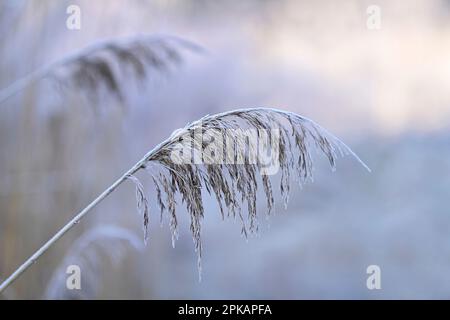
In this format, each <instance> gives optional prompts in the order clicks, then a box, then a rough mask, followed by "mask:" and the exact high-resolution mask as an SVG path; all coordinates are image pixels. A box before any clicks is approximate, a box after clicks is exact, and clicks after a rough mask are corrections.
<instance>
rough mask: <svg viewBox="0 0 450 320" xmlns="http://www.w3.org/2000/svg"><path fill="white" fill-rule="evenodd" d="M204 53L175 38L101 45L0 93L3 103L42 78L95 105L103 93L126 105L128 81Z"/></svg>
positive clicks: (134, 39) (121, 40) (117, 40)
mask: <svg viewBox="0 0 450 320" xmlns="http://www.w3.org/2000/svg"><path fill="white" fill-rule="evenodd" d="M185 50H187V51H190V52H196V53H198V52H203V49H202V48H200V47H199V46H198V45H196V44H194V43H192V42H190V41H187V40H184V39H181V38H178V37H174V36H145V35H140V36H134V37H126V38H114V39H110V40H105V41H100V42H97V43H96V44H93V45H91V46H89V47H87V48H85V49H82V50H81V51H79V52H77V53H75V54H73V55H68V56H66V57H64V58H62V59H61V60H58V61H56V62H54V63H52V64H50V65H48V66H45V67H43V68H41V69H38V70H37V71H35V72H33V73H31V74H29V75H28V76H26V77H24V78H22V79H20V80H18V81H16V82H14V83H13V84H11V85H10V86H9V87H7V88H5V89H3V90H1V91H0V103H2V102H3V101H5V100H6V99H7V98H9V97H10V96H12V95H14V94H15V93H17V92H19V91H20V90H22V89H24V88H26V87H27V86H28V85H30V84H31V83H33V82H36V81H38V80H40V79H43V78H51V79H53V80H55V81H56V83H58V84H59V85H60V87H63V88H64V87H69V88H76V89H79V90H81V92H83V93H85V94H86V95H87V96H88V97H89V98H90V99H92V100H94V101H96V100H97V98H98V95H99V93H100V91H101V90H106V92H108V93H111V94H112V95H113V96H114V97H116V98H117V99H118V100H120V101H122V102H123V101H124V99H125V92H124V85H123V83H127V82H129V81H125V79H127V80H128V79H130V77H131V78H133V79H136V80H143V79H144V78H146V77H148V76H149V74H151V72H152V71H158V72H165V71H169V70H170V68H171V67H172V66H176V65H178V64H180V63H181V62H182V60H183V51H185Z"/></svg>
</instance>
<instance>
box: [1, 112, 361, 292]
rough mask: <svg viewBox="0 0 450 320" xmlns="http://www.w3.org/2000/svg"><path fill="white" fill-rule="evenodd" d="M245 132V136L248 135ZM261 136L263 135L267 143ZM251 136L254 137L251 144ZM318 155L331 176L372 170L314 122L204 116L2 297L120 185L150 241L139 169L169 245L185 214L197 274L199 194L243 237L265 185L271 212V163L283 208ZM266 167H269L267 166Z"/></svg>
mask: <svg viewBox="0 0 450 320" xmlns="http://www.w3.org/2000/svg"><path fill="white" fill-rule="evenodd" d="M245 130H250V133H251V134H248V131H245ZM265 133H268V134H267V135H266V137H264V135H265ZM252 136H253V137H257V138H258V139H256V140H255V139H252ZM261 140H262V143H260V142H261ZM275 147H276V148H275ZM260 149H263V150H262V151H263V152H264V151H267V150H269V151H273V150H275V149H276V151H277V152H275V153H274V155H275V157H274V156H273V155H271V157H269V158H270V161H269V162H266V161H263V160H264V159H263V158H261V157H257V156H256V154H258V153H259V152H260ZM315 149H316V150H320V151H321V152H322V153H323V154H324V155H325V156H326V158H327V159H328V161H329V163H330V165H331V168H332V169H333V170H334V169H335V167H336V160H337V158H338V157H341V156H344V155H351V156H353V157H354V158H355V159H356V160H357V161H359V163H360V164H362V165H363V166H364V167H365V168H366V169H367V170H369V171H370V169H369V168H368V167H367V166H366V165H365V164H364V162H362V161H361V160H360V158H359V157H358V156H357V155H356V154H355V153H354V152H353V151H352V150H351V149H350V148H349V147H348V146H347V145H346V144H344V143H343V142H342V141H341V140H339V139H338V138H337V137H335V136H334V135H332V134H331V133H329V132H328V131H327V130H326V129H324V128H322V127H321V126H319V125H318V124H316V123H315V122H313V121H312V120H310V119H308V118H305V117H302V116H299V115H297V114H295V113H292V112H286V111H282V110H278V109H273V108H249V109H238V110H233V111H228V112H223V113H219V114H215V115H207V116H205V117H203V118H201V119H199V120H197V121H194V122H192V123H189V124H187V125H186V126H185V127H184V128H181V129H178V130H175V131H174V132H173V133H172V135H171V136H170V137H169V138H168V139H166V140H165V141H163V142H161V143H160V144H158V145H157V146H156V147H155V148H153V149H152V150H150V151H149V152H148V153H147V154H146V155H145V156H144V157H143V158H142V159H141V160H140V161H138V162H137V163H136V164H135V165H134V166H133V167H132V168H130V169H129V170H128V171H127V172H126V173H124V174H123V175H122V176H121V177H120V178H119V179H118V180H117V181H116V182H114V183H113V184H112V185H111V186H110V187H109V188H107V189H106V190H105V191H104V192H103V193H102V194H101V195H99V196H98V197H97V198H96V199H95V200H94V201H93V202H91V203H90V204H89V205H88V206H87V207H86V208H85V209H83V210H82V211H81V212H80V213H78V214H77V215H76V216H75V217H74V218H73V219H72V220H71V221H70V222H69V223H68V224H66V225H65V226H64V227H63V228H62V229H61V230H60V231H58V233H56V234H55V236H53V238H51V239H50V240H49V241H48V242H47V243H46V244H44V246H42V247H41V248H40V249H39V250H38V251H37V252H36V253H35V254H33V255H32V256H31V257H30V258H29V259H28V260H27V261H26V262H25V263H24V264H22V266H20V267H19V268H18V269H17V270H16V271H15V272H14V273H13V274H12V275H11V276H10V277H9V278H8V279H7V280H6V281H5V282H4V283H3V284H2V285H1V286H0V292H1V291H2V290H4V289H5V288H6V287H7V286H8V285H9V284H10V283H11V282H12V281H13V280H14V279H16V278H17V277H18V276H20V274H22V273H23V272H24V271H25V270H26V269H27V268H28V267H29V266H30V265H31V264H33V262H35V261H36V260H37V259H38V258H39V257H40V256H41V255H42V254H43V253H44V252H45V251H46V250H47V249H48V248H49V247H50V246H51V245H52V244H53V243H54V242H55V241H57V240H58V239H59V238H60V237H62V236H63V235H64V233H65V232H67V231H68V230H70V229H71V228H72V227H73V226H75V225H76V224H77V223H78V222H79V221H80V219H81V218H82V217H83V216H84V215H85V214H87V213H88V212H89V211H90V210H92V208H94V207H95V206H96V205H97V204H99V203H100V202H101V201H102V200H103V199H105V198H106V197H107V196H108V195H109V194H111V193H112V192H113V191H114V190H115V189H116V188H117V187H118V186H119V185H120V184H122V183H123V182H124V181H125V180H130V181H133V182H134V184H135V185H136V198H137V206H138V209H139V212H140V213H141V214H142V216H143V227H144V239H145V240H147V237H148V226H149V225H150V213H149V201H148V199H147V197H146V194H145V191H144V187H143V185H142V184H141V183H140V181H139V179H138V178H137V177H136V173H137V172H138V171H141V170H142V171H143V170H145V171H147V172H148V173H149V174H150V175H151V178H152V181H153V183H154V185H155V189H156V198H157V199H156V204H157V205H158V206H159V209H160V216H161V217H162V215H163V214H167V215H168V217H169V221H170V228H171V232H172V241H173V242H175V240H176V239H177V236H178V219H177V212H176V209H177V202H176V199H177V197H178V196H179V197H181V201H182V203H183V204H184V205H185V207H186V209H187V211H188V213H189V216H190V231H191V233H192V238H193V241H194V244H195V250H196V252H197V255H198V266H199V275H200V271H201V257H202V241H201V221H202V218H203V216H204V213H205V212H204V207H203V196H204V191H206V192H208V193H209V194H211V195H213V196H214V197H215V198H216V200H217V203H218V205H219V208H220V212H221V215H222V217H223V218H225V217H228V216H232V217H238V218H239V219H240V221H241V223H242V233H243V234H244V235H245V236H246V235H247V234H248V233H249V232H250V233H253V232H256V231H257V230H258V214H257V208H256V202H257V201H256V200H257V190H258V187H259V186H261V185H262V189H263V193H264V195H265V198H266V204H267V210H266V214H267V215H269V214H270V213H271V211H272V209H273V205H274V196H273V189H274V186H273V185H272V182H271V179H270V177H269V175H270V174H273V173H274V172H270V169H271V168H272V167H273V166H272V165H273V164H274V163H275V164H276V169H277V170H276V171H278V169H279V171H280V184H279V190H280V193H281V196H282V199H283V202H284V205H285V206H286V205H287V203H288V200H289V193H290V189H291V180H292V179H291V177H295V178H296V180H297V182H298V184H299V185H300V186H301V185H303V184H305V183H306V182H308V181H312V179H313V157H312V152H313V150H315ZM223 150H227V151H228V152H227V156H226V159H225V158H220V156H219V155H220V154H221V151H223ZM267 163H269V164H270V165H269V166H267ZM260 173H261V174H260ZM294 173H295V175H294ZM244 205H245V208H246V214H245V210H244V208H243V206H244Z"/></svg>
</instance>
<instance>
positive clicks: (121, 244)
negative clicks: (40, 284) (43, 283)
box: [45, 225, 143, 299]
mask: <svg viewBox="0 0 450 320" xmlns="http://www.w3.org/2000/svg"><path fill="white" fill-rule="evenodd" d="M130 248H132V249H134V250H135V251H137V252H139V251H142V249H143V246H142V242H141V241H139V238H138V237H137V236H136V235H135V234H133V233H132V232H131V231H129V230H127V229H124V228H121V227H116V226H113V225H105V226H100V227H95V228H93V229H91V230H88V231H87V232H85V233H83V234H82V235H81V236H80V237H79V238H78V239H77V240H76V241H75V242H74V244H73V245H72V247H71V248H70V249H69V251H68V253H67V254H66V256H65V257H64V258H63V260H62V262H61V263H60V265H59V266H58V267H57V268H56V270H55V271H54V272H53V274H52V277H51V279H50V280H49V282H48V286H47V289H46V292H45V298H46V299H94V298H96V297H98V293H99V291H100V289H101V283H102V279H103V278H102V276H103V273H104V262H105V260H104V259H102V258H108V262H110V263H111V264H112V265H115V266H118V265H119V263H120V262H122V261H123V260H124V258H125V257H126V253H127V252H128V251H129V249H130ZM70 265H76V266H78V267H79V268H80V272H81V275H82V276H81V290H68V289H67V287H66V282H67V277H68V274H67V273H66V270H67V267H68V266H70Z"/></svg>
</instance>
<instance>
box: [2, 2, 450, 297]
mask: <svg viewBox="0 0 450 320" xmlns="http://www.w3.org/2000/svg"><path fill="white" fill-rule="evenodd" d="M70 4H77V5H79V6H80V7H81V14H82V16H81V17H82V28H81V30H79V31H71V30H68V29H67V28H66V24H65V22H66V19H67V14H66V8H67V6H68V5H70ZM372 4H376V5H378V6H379V7H380V8H381V29H379V30H369V29H368V28H367V26H366V20H367V18H368V15H367V13H366V10H367V7H368V6H369V5H372ZM449 18H450V2H449V1H444V0H423V1H418V0H413V1H406V0H405V1H395V2H393V1H381V0H378V1H345V2H343V1H324V0H323V1H294V0H282V1H279V0H277V1H275V0H273V1H271V0H265V1H256V0H255V1H252V0H247V1H238V0H230V1H206V0H196V1H194V0H153V1H150V0H149V1H138V0H127V1H125V0H114V1H106V0H101V1H100V0H99V1H87V0H86V1H75V0H72V1H53V0H45V1H40V0H39V1H38V0H29V1H22V0H1V1H0V88H3V87H6V86H8V85H9V84H11V83H13V82H14V81H15V80H17V79H20V78H21V77H23V76H25V75H26V74H28V73H30V72H32V71H33V70H35V69H37V68H39V67H41V66H43V65H45V64H47V63H49V62H52V61H55V60H57V59H58V58H60V57H63V56H64V55H66V54H68V53H71V52H73V51H75V50H78V49H80V48H83V47H84V46H86V45H88V44H91V43H95V42H96V41H98V40H100V39H103V38H109V37H116V36H126V35H133V34H136V33H144V34H152V33H159V34H160V33H167V34H174V35H177V36H180V37H184V38H187V39H190V40H192V41H195V42H197V43H199V44H201V45H202V46H203V47H204V48H206V49H207V50H208V54H207V55H205V56H196V55H189V56H187V58H186V59H185V61H184V64H183V66H181V67H180V68H179V69H177V70H176V71H175V72H171V73H170V74H169V75H160V76H159V75H157V74H155V75H154V76H153V77H152V79H151V81H150V83H149V84H148V87H147V89H146V90H139V89H136V88H135V87H134V86H132V85H130V84H129V83H128V82H129V80H128V79H124V81H123V85H124V86H127V88H128V87H130V89H129V90H130V95H131V96H132V97H133V99H131V103H129V104H128V105H127V106H125V108H122V107H121V106H120V105H119V103H114V102H111V101H108V102H107V103H106V102H105V104H107V105H104V106H102V108H103V109H102V110H103V112H101V113H98V112H95V111H94V108H93V107H92V106H90V105H88V104H85V103H80V100H78V99H76V96H77V93H76V92H75V93H74V94H73V96H70V95H67V96H64V97H62V98H61V97H60V98H59V99H54V98H53V94H52V90H51V87H45V86H44V85H42V84H37V85H35V86H31V87H29V88H27V89H26V90H24V91H22V92H21V93H20V94H18V95H15V96H14V97H12V98H11V99H9V100H7V101H6V102H4V103H3V104H1V105H0V150H1V151H0V278H2V279H4V278H5V277H7V276H8V275H9V274H10V273H11V272H12V271H13V270H14V269H15V268H16V267H17V266H18V265H19V264H20V263H21V262H23V260H24V259H25V258H27V257H28V256H29V255H31V254H32V253H33V252H34V251H35V250H36V249H37V248H38V247H39V246H40V245H41V244H43V243H44V242H45V241H46V240H47V239H48V238H50V237H51V236H52V235H53V234H54V233H55V232H56V231H57V230H58V229H59V228H60V227H61V226H62V225H63V224H65V223H66V222H67V221H68V220H69V219H70V218H71V217H72V216H73V215H74V214H75V213H76V212H77V211H78V210H79V209H81V208H83V207H84V206H85V205H86V204H87V203H89V202H90V201H91V200H92V199H93V198H94V197H95V196H96V195H97V194H99V193H100V192H101V191H102V190H103V189H105V188H106V187H107V186H108V185H109V184H110V183H111V182H113V181H114V180H115V179H116V178H117V177H118V176H119V175H120V174H122V173H123V172H124V171H125V170H126V169H128V168H129V167H130V166H131V165H132V164H134V163H135V162H136V161H137V160H138V159H140V158H141V156H142V155H143V154H145V153H146V152H147V151H148V150H149V149H150V148H151V147H152V146H154V145H155V144H157V143H158V142H159V141H161V140H162V139H164V138H165V137H166V136H168V135H169V134H170V133H171V132H172V131H173V130H174V129H176V128H178V127H181V126H183V125H185V124H186V123H187V122H188V121H191V120H194V119H197V118H199V117H201V116H203V115H205V114H207V113H215V112H220V111H225V110H230V109H234V108H238V107H252V106H272V107H278V108H281V109H286V110H290V111H295V112H297V113H299V114H303V115H306V116H308V117H310V118H312V119H314V120H316V121H317V122H318V123H320V124H322V125H323V126H325V127H326V128H328V129H329V130H330V131H332V132H334V133H335V134H337V135H338V136H340V137H341V138H342V139H343V140H344V141H346V142H347V143H348V144H349V145H350V146H351V147H352V148H353V149H354V150H355V152H357V153H358V154H359V155H360V156H361V158H362V159H364V160H365V161H366V162H367V163H368V165H369V166H370V167H371V168H372V171H373V172H372V173H371V174H369V173H367V172H366V171H364V170H363V168H362V167H361V166H359V165H358V164H357V163H356V161H354V160H353V159H351V158H344V159H342V160H341V161H339V163H338V170H337V172H335V173H332V172H331V171H330V170H329V169H328V168H327V166H326V165H325V162H324V161H323V159H320V158H317V160H318V162H317V163H318V165H317V168H316V179H315V183H314V184H311V185H308V186H307V187H306V188H305V189H304V190H302V191H301V190H299V189H298V188H295V187H294V188H293V191H292V194H291V202H290V204H289V207H288V209H287V210H284V209H283V208H282V206H281V205H280V201H279V202H278V204H277V207H276V210H275V211H276V213H277V214H276V215H275V216H274V217H272V218H271V219H270V220H269V221H265V220H262V228H261V231H260V233H259V235H258V236H257V237H256V238H250V239H249V240H248V241H246V240H245V239H243V238H242V237H241V236H240V227H239V225H238V224H237V223H234V222H233V221H231V220H230V221H225V222H222V221H221V219H220V214H219V212H218V208H217V206H216V204H215V203H214V202H213V201H210V200H209V199H208V200H207V203H206V212H207V215H206V217H205V219H204V223H203V243H204V258H203V280H202V282H198V279H197V269H196V255H195V253H194V248H193V243H192V240H191V237H190V234H189V230H188V229H189V228H188V225H187V220H186V219H182V220H183V221H182V225H181V229H180V231H181V237H180V240H179V241H178V242H177V245H176V247H175V248H174V249H173V248H172V246H171V240H170V231H169V228H168V226H167V224H166V225H163V226H162V227H160V226H159V224H158V223H153V224H152V225H151V229H150V242H149V244H148V245H147V247H145V248H144V249H142V250H140V251H139V250H138V249H136V246H132V245H129V246H128V248H129V249H128V250H124V249H123V247H124V246H125V247H126V246H127V244H126V243H122V244H120V248H121V249H120V253H121V254H120V257H119V258H118V259H115V261H116V263H111V261H110V260H111V259H110V257H109V256H110V255H111V252H112V253H117V252H116V251H117V250H119V249H118V246H119V244H117V239H116V240H114V239H113V240H111V238H108V237H105V238H102V237H101V236H99V237H97V238H95V237H94V238H95V239H96V242H95V241H94V243H91V244H90V245H87V246H86V248H85V250H84V251H85V252H91V254H90V255H89V257H90V258H91V260H95V267H92V268H86V270H82V279H83V290H81V291H82V292H78V293H73V292H69V291H67V290H65V289H64V286H65V282H64V281H65V275H64V276H63V277H61V273H64V271H65V267H66V265H68V264H70V263H71V262H72V261H75V262H76V261H77V257H75V255H76V254H75V253H73V252H77V250H74V249H73V247H74V244H76V243H78V244H79V243H80V241H83V240H80V239H84V238H83V237H86V234H87V233H88V232H89V233H91V234H92V233H94V234H95V230H97V229H98V228H101V227H102V226H115V227H120V228H123V229H125V230H128V231H127V232H128V233H129V234H127V235H126V236H124V238H126V239H128V238H130V237H131V238H132V237H134V238H136V237H138V238H139V239H140V240H141V239H142V227H141V217H140V216H139V215H138V214H137V212H136V206H135V197H134V186H133V185H132V184H131V183H130V184H125V185H123V186H121V187H120V189H119V190H117V192H115V193H114V194H113V195H112V196H111V197H109V198H108V199H107V200H106V201H105V202H103V203H102V204H101V205H99V206H98V207H97V208H96V209H95V211H94V212H92V213H91V214H89V216H87V217H86V219H84V220H83V221H82V222H81V223H80V224H79V225H78V226H77V227H76V228H75V229H73V230H71V231H70V232H69V233H68V234H67V235H66V236H65V237H64V238H63V239H62V240H61V241H59V242H58V243H57V244H56V245H55V246H54V247H53V248H52V249H51V250H49V251H48V252H47V253H46V255H45V256H44V257H43V258H42V259H40V260H39V262H38V263H37V264H35V265H34V266H33V267H32V268H31V269H30V270H28V271H27V272H26V274H25V275H24V276H23V277H22V278H20V279H19V280H17V282H15V283H14V284H13V285H12V286H11V287H10V288H8V290H7V291H5V293H4V294H3V295H1V296H0V297H1V298H3V299H16V298H26V299H42V298H46V297H49V296H48V292H49V286H50V283H52V284H51V285H52V286H56V287H58V286H60V287H61V288H62V289H61V290H59V291H58V290H56V291H57V292H59V293H58V296H56V297H58V298H100V299H103V298H137V299H156V298H162V299H166V298H204V299H205V298H206V299H215V298H256V299H258V298H273V299H279V298H288V299H297V298H362V299H378V298H450V272H449V270H450V209H449V205H448V199H449V192H450V132H449V128H450V59H449V57H450V19H449ZM133 88H134V89H133ZM133 90H134V91H133ZM142 179H143V180H144V181H145V179H146V177H145V175H144V176H142ZM147 191H148V193H149V196H150V199H152V201H154V199H155V198H154V191H153V189H151V188H148V189H147ZM259 206H260V207H259V208H260V209H261V211H262V210H263V209H264V201H261V203H260V204H259ZM152 208H153V212H152V213H153V215H152V217H153V218H154V219H153V221H154V222H156V221H157V219H156V216H157V214H156V213H155V206H153V204H152ZM179 213H180V216H181V215H183V213H185V211H184V210H183V209H182V208H180V210H179ZM99 234H101V233H99ZM128 240H130V239H128ZM130 241H131V240H130ZM125 242H127V241H125ZM99 246H100V249H99ZM79 247H80V246H79V245H78V248H79ZM102 250H103V251H102ZM78 251H79V250H78ZM372 264H376V265H379V266H380V267H381V272H382V273H381V276H382V278H381V281H382V289H381V290H372V291H371V290H368V289H367V287H366V278H367V276H368V275H367V274H366V268H367V266H369V265H372ZM83 274H86V276H83ZM51 279H56V280H53V281H51ZM58 279H60V280H59V282H58ZM87 279H90V280H87ZM92 279H96V281H93V280H92ZM52 290H53V291H55V288H52ZM50 291H51V290H50ZM53 297H55V296H53Z"/></svg>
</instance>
